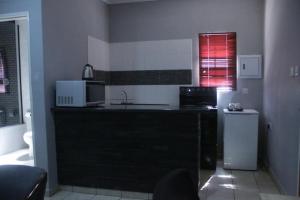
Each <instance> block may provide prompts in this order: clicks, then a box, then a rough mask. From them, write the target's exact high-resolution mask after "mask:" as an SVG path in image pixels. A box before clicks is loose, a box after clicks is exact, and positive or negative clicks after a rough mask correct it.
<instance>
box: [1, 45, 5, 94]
mask: <svg viewBox="0 0 300 200" xmlns="http://www.w3.org/2000/svg"><path fill="white" fill-rule="evenodd" d="M5 91H6V89H5V71H4V50H3V49H0V93H5Z"/></svg>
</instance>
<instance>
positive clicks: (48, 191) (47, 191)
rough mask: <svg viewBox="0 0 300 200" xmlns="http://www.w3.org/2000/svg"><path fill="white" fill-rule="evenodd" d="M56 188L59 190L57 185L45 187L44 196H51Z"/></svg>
mask: <svg viewBox="0 0 300 200" xmlns="http://www.w3.org/2000/svg"><path fill="white" fill-rule="evenodd" d="M58 190H59V187H58V186H56V187H55V188H46V191H45V196H46V197H51V196H52V195H54V194H55V193H56V192H57V191H58Z"/></svg>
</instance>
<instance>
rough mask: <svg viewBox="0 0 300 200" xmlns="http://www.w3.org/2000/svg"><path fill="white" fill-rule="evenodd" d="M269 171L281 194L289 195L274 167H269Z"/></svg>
mask: <svg viewBox="0 0 300 200" xmlns="http://www.w3.org/2000/svg"><path fill="white" fill-rule="evenodd" d="M267 169H268V171H269V172H270V175H271V178H272V179H273V181H274V183H275V184H276V186H277V187H278V189H279V191H280V193H281V194H283V195H287V191H286V189H285V188H284V186H283V185H281V183H280V181H279V179H278V178H277V175H276V174H275V172H274V170H273V169H272V167H270V166H267Z"/></svg>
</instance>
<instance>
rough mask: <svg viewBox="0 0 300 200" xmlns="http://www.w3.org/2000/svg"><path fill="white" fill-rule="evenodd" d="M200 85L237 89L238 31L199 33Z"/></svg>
mask: <svg viewBox="0 0 300 200" xmlns="http://www.w3.org/2000/svg"><path fill="white" fill-rule="evenodd" d="M199 57H200V59H199V60H200V86H201V87H218V88H228V89H232V90H235V89H236V68H237V67H236V33H208V34H200V35H199Z"/></svg>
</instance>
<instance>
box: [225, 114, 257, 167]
mask: <svg viewBox="0 0 300 200" xmlns="http://www.w3.org/2000/svg"><path fill="white" fill-rule="evenodd" d="M258 116H259V113H258V112H257V111H256V110H252V109H244V110H243V111H228V109H224V168H226V169H238V170H256V169H257V145H258V144H257V143H258Z"/></svg>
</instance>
